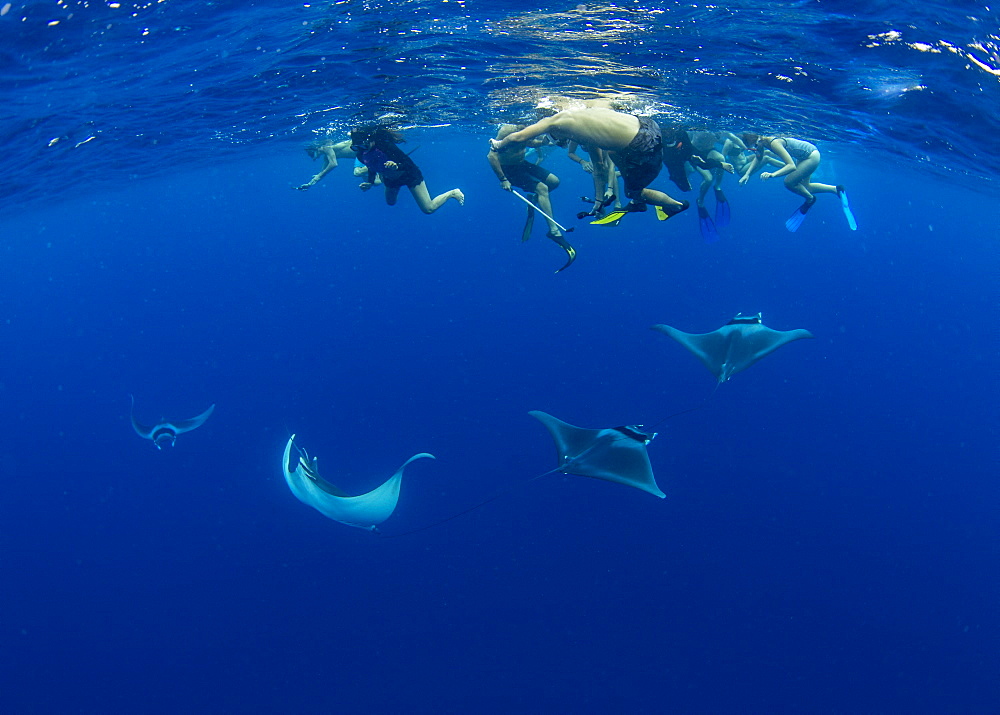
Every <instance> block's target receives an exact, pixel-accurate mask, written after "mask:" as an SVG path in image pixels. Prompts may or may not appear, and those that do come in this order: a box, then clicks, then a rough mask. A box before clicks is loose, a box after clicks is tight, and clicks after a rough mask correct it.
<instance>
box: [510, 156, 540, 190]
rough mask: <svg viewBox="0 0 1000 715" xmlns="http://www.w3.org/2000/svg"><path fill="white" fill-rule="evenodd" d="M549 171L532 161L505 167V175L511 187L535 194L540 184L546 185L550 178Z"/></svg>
mask: <svg viewBox="0 0 1000 715" xmlns="http://www.w3.org/2000/svg"><path fill="white" fill-rule="evenodd" d="M549 173H550V172H549V170H548V169H543V168H542V167H540V166H539V165H538V164H532V163H531V162H530V161H522V162H519V163H517V164H508V165H505V166H503V175H504V176H505V177H507V181H509V182H510V183H511V186H516V187H517V188H519V189H524V190H525V191H527V192H530V193H532V194H533V193H535V191H536V188H537V187H538V184H544V183H545V180H546V179H547V178H548V177H549Z"/></svg>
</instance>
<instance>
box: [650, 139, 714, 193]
mask: <svg viewBox="0 0 1000 715" xmlns="http://www.w3.org/2000/svg"><path fill="white" fill-rule="evenodd" d="M705 153H706V154H707V153H708V152H705ZM685 162H687V163H690V164H691V165H692V166H695V167H698V168H699V169H719V168H722V162H721V161H719V160H718V159H704V158H702V157H700V156H698V155H697V154H695V153H694V146H693V145H692V144H691V135H690V134H688V132H687V131H686V130H684V129H679V128H673V129H668V130H666V131H664V132H663V165H664V166H665V167H667V171H668V172H669V173H670V179H671V181H673V182H674V183H675V184H677V188H679V189H680V190H681V191H690V190H691V181H690V180H689V179H688V175H687V171H686V170H685V168H684V163H685Z"/></svg>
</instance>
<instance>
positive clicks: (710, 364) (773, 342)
mask: <svg viewBox="0 0 1000 715" xmlns="http://www.w3.org/2000/svg"><path fill="white" fill-rule="evenodd" d="M653 330H657V331H659V332H661V333H663V334H665V335H669V336H670V337H671V338H673V339H674V340H676V341H677V342H678V343H680V344H681V345H683V346H684V347H685V348H687V349H688V351H689V352H691V354H693V355H694V356H695V357H696V358H698V359H699V360H701V361H702V363H704V365H705V367H707V368H708V369H709V371H711V373H712V374H713V375H715V378H716V380H718V382H719V383H723V382H725V381H726V380H728V379H729V378H730V377H732V376H733V375H735V374H736V373H738V372H742V371H743V370H746V369H747V368H748V367H750V366H751V365H753V364H754V363H755V362H757V361H758V360H760V359H761V358H764V357H767V356H768V355H770V354H771V353H773V352H774V351H775V350H777V349H778V348H780V347H781V346H782V345H786V344H788V343H790V342H792V341H793V340H801V339H802V338H811V337H812V336H813V335H812V333H810V332H809V331H808V330H803V329H801V328H800V329H798V330H772V329H771V328H769V327H767V326H766V325H764V324H763V322H762V321H761V314H760V313H757V314H756V315H742V314H737V316H736V317H735V318H733V319H732V320H730V321H729V322H728V323H727V324H726V325H723V326H722V327H721V328H719V329H718V330H713V331H712V332H711V333H685V332H684V331H682V330H678V329H677V328H672V327H670V326H669V325H654V326H653Z"/></svg>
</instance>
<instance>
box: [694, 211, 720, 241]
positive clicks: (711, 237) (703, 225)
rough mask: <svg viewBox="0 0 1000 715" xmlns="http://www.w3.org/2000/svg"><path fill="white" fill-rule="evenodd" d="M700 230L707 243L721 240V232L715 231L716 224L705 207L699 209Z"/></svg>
mask: <svg viewBox="0 0 1000 715" xmlns="http://www.w3.org/2000/svg"><path fill="white" fill-rule="evenodd" d="M698 229H699V230H700V231H701V237H702V238H703V239H705V243H715V242H716V241H718V240H719V232H718V231H716V230H715V222H714V221H712V217H711V216H709V215H708V209H706V208H705V207H704V206H699V207H698Z"/></svg>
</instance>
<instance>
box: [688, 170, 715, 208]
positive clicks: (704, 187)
mask: <svg viewBox="0 0 1000 715" xmlns="http://www.w3.org/2000/svg"><path fill="white" fill-rule="evenodd" d="M691 168H692V169H694V170H695V171H696V172H697V173H698V175H699V176H700V177H701V183H700V184H699V185H698V205H699V206H704V205H705V196H706V195H707V194H708V190H709V189H710V188H712V172H711V171H709V170H708V169H702V168H700V167H697V166H692V167H691Z"/></svg>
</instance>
